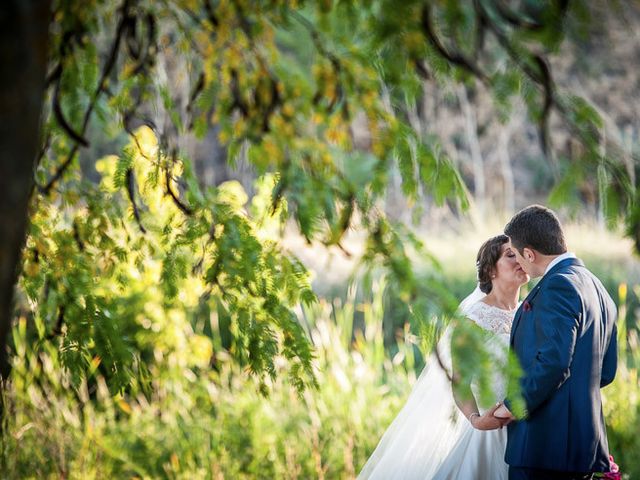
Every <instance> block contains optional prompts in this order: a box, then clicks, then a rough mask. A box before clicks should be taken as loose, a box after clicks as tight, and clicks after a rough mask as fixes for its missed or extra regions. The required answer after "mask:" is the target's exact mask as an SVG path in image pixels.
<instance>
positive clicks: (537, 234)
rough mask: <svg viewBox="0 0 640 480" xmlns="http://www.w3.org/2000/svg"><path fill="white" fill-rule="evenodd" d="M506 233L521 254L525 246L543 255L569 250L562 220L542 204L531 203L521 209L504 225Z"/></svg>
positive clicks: (557, 253) (558, 253)
mask: <svg viewBox="0 0 640 480" xmlns="http://www.w3.org/2000/svg"><path fill="white" fill-rule="evenodd" d="M504 233H505V235H507V236H508V237H509V238H510V239H511V245H513V246H514V247H515V248H517V249H518V251H519V252H520V254H522V251H523V249H524V248H525V247H526V248H532V249H534V250H537V251H538V252H540V253H542V254H543V255H560V254H563V253H565V252H566V251H567V243H566V242H565V239H564V232H563V231H562V226H561V225H560V220H558V217H557V216H556V214H555V213H554V212H553V210H551V209H549V208H547V207H543V206H542V205H530V206H528V207H526V208H524V209H522V210H520V211H519V212H518V213H516V214H515V215H514V216H513V218H512V219H511V221H509V223H507V226H506V227H504Z"/></svg>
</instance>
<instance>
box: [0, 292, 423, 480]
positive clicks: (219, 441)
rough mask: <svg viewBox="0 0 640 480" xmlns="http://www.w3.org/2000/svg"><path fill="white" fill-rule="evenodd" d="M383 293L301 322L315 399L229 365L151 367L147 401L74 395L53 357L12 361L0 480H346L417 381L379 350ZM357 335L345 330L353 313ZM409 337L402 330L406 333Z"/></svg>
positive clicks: (407, 351) (309, 314)
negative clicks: (311, 354)
mask: <svg viewBox="0 0 640 480" xmlns="http://www.w3.org/2000/svg"><path fill="white" fill-rule="evenodd" d="M382 298H383V288H382V285H380V284H378V285H377V286H376V289H375V292H374V294H373V297H372V300H371V301H370V302H367V303H356V302H355V289H352V290H351V291H350V294H349V296H348V298H347V300H346V301H344V302H343V301H340V300H336V301H335V302H333V303H330V302H327V301H321V302H320V303H319V304H318V305H316V306H315V307H313V308H311V309H308V310H305V311H304V312H302V314H303V316H304V319H305V321H306V322H307V324H308V325H309V328H310V333H311V337H312V339H313V343H314V345H315V348H316V355H317V357H316V365H315V366H316V370H317V375H318V381H319V385H320V387H319V389H317V390H308V391H306V392H305V393H304V394H303V395H302V396H298V395H297V394H296V393H295V390H294V389H293V388H292V387H291V385H289V384H288V382H287V380H286V375H280V376H279V377H278V379H277V380H275V381H274V382H272V384H271V385H270V391H271V393H270V395H269V396H267V397H263V396H261V395H259V394H258V393H257V392H258V390H259V389H258V384H257V382H256V381H254V379H252V377H251V376H250V375H248V374H247V373H246V372H244V371H242V370H240V369H239V368H238V367H237V366H235V365H234V364H233V363H232V362H230V361H226V360H225V359H224V358H222V359H221V367H220V370H219V371H218V372H216V371H204V370H203V371H193V370H192V369H181V368H176V367H175V365H172V364H171V359H170V358H167V359H166V361H165V362H163V363H162V362H161V363H159V364H158V365H156V366H154V367H152V370H153V374H154V378H155V381H154V384H153V389H152V391H151V393H150V394H147V395H144V394H143V393H142V392H139V393H136V394H127V395H119V396H116V397H113V396H110V395H109V394H108V391H107V389H106V386H105V385H104V382H102V381H101V380H100V378H99V377H98V378H97V379H95V380H94V381H92V382H90V384H87V382H85V383H84V384H82V385H81V387H80V388H79V389H77V390H76V389H73V388H72V387H71V383H70V381H69V379H68V378H66V377H65V375H64V374H62V373H61V368H60V365H59V363H58V360H57V356H56V353H55V350H53V349H51V350H50V351H48V352H47V353H41V354H40V355H38V356H35V355H34V354H32V353H30V352H29V350H28V348H27V346H26V345H25V344H24V343H21V341H20V338H21V335H22V334H23V333H21V327H20V326H19V327H18V329H17V330H16V332H15V335H16V338H17V342H16V343H17V345H18V356H17V358H16V360H15V362H14V370H13V373H12V380H11V382H10V383H9V385H8V388H7V390H6V396H5V405H7V407H8V409H7V412H6V415H5V416H4V419H3V422H4V423H3V425H4V432H5V435H3V437H2V438H3V439H2V451H1V460H2V471H3V472H4V475H3V476H2V478H11V479H14V478H15V479H18V478H20V479H23V478H38V479H40V478H69V479H75V478H77V479H92V478H96V479H98V478H100V479H102V478H171V479H182V478H184V479H187V478H188V479H219V478H229V479H242V478H265V479H266V478H269V479H271V478H284V479H295V478H301V479H302V478H304V479H307V478H353V477H355V475H356V474H357V472H358V469H359V467H360V466H361V465H362V464H363V463H364V461H365V460H366V458H367V456H368V455H369V453H370V452H371V451H372V449H373V448H374V446H375V444H376V442H377V440H378V438H379V437H380V435H381V434H382V432H383V430H384V428H385V427H386V425H387V424H388V423H389V422H390V421H391V419H392V418H393V416H394V415H395V414H396V412H397V411H398V409H399V408H400V407H401V405H402V403H403V400H404V398H405V397H406V395H407V393H408V392H409V390H410V387H411V384H412V382H413V381H414V380H415V373H414V355H413V350H414V346H413V344H412V343H411V342H409V341H406V340H407V339H406V338H399V341H398V345H397V353H396V354H395V356H394V357H393V358H390V357H388V356H387V354H386V351H385V349H384V345H383V341H382V314H383V304H382ZM356 313H359V314H360V315H362V316H363V318H364V331H357V332H355V335H354V334H353V332H352V325H353V322H354V315H356ZM407 335H408V332H407Z"/></svg>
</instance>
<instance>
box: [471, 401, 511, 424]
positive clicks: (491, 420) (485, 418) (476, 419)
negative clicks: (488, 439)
mask: <svg viewBox="0 0 640 480" xmlns="http://www.w3.org/2000/svg"><path fill="white" fill-rule="evenodd" d="M500 406H501V404H500V403H498V404H496V405H494V406H493V407H491V408H490V409H489V410H487V411H486V412H484V414H482V415H472V416H471V418H470V422H471V425H472V426H473V428H475V429H476V430H497V429H498V428H502V427H503V426H505V425H506V424H507V423H509V420H507V419H500V418H497V417H495V416H494V415H493V414H494V412H495V411H496V410H497V409H498V408H500Z"/></svg>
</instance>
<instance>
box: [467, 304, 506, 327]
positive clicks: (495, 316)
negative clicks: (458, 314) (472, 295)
mask: <svg viewBox="0 0 640 480" xmlns="http://www.w3.org/2000/svg"><path fill="white" fill-rule="evenodd" d="M465 315H466V316H467V317H468V318H469V319H470V320H472V321H473V322H475V323H477V324H478V325H479V326H480V327H482V328H484V329H485V330H490V331H492V332H494V333H509V331H510V330H511V322H512V320H513V314H512V312H508V311H506V310H501V309H500V308H497V307H494V306H491V305H489V304H487V303H485V302H483V301H482V300H479V301H477V302H476V303H474V304H473V305H470V306H469V307H468V308H467V310H466V311H465Z"/></svg>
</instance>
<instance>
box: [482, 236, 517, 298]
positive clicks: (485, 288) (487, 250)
mask: <svg viewBox="0 0 640 480" xmlns="http://www.w3.org/2000/svg"><path fill="white" fill-rule="evenodd" d="M508 241H509V237H507V236H506V235H496V236H495V237H492V238H490V239H489V240H487V241H486V242H484V243H483V244H482V246H481V247H480V250H478V256H477V257H476V267H477V269H478V286H479V287H480V290H481V291H482V293H486V294H488V293H489V292H491V289H492V288H493V284H492V283H491V275H493V272H494V271H495V267H496V263H498V260H500V255H501V253H502V245H504V244H505V243H507V242H508Z"/></svg>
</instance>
